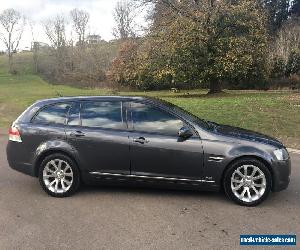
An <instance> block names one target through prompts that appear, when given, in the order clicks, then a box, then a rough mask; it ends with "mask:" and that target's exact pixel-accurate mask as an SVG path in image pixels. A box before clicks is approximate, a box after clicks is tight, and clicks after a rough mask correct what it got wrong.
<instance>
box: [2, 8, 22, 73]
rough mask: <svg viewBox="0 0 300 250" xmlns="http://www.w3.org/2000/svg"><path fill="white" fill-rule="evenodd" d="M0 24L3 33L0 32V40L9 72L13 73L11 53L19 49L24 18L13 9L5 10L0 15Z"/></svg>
mask: <svg viewBox="0 0 300 250" xmlns="http://www.w3.org/2000/svg"><path fill="white" fill-rule="evenodd" d="M0 24H1V26H2V28H3V31H0V39H1V40H2V42H3V43H4V45H5V47H6V49H7V53H8V58H9V72H10V73H12V72H13V53H15V52H16V51H17V49H18V47H19V44H20V40H21V38H22V34H23V31H24V26H25V17H23V16H22V15H21V13H19V12H18V11H16V10H14V9H6V10H4V11H3V12H2V13H1V14H0Z"/></svg>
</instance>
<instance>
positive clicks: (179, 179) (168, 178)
mask: <svg viewBox="0 0 300 250" xmlns="http://www.w3.org/2000/svg"><path fill="white" fill-rule="evenodd" d="M89 173H90V174H92V175H101V176H118V177H131V178H142V179H156V180H166V181H189V182H201V183H203V182H204V183H206V182H208V183H215V181H209V180H193V179H181V178H173V177H162V176H146V175H133V174H132V175H127V174H115V173H102V172H89Z"/></svg>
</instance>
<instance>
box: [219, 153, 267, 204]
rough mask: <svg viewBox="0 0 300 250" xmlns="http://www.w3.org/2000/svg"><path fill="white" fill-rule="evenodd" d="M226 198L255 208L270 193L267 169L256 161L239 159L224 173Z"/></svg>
mask: <svg viewBox="0 0 300 250" xmlns="http://www.w3.org/2000/svg"><path fill="white" fill-rule="evenodd" d="M223 185H224V190H225V193H226V194H227V196H228V197H229V198H230V199H232V200H233V201H235V202H236V203H238V204H240V205H244V206H256V205H258V204H259V203H261V202H262V201H264V200H265V199H266V198H267V196H268V195H269V193H270V191H271V185H272V178H271V173H270V171H269V169H268V168H267V167H266V166H265V165H264V164H263V163H262V162H260V161H258V160H256V159H251V158H249V159H241V160H238V161H236V162H234V163H233V164H232V165H231V166H230V167H229V168H228V170H227V171H226V173H225V175H224V180H223Z"/></svg>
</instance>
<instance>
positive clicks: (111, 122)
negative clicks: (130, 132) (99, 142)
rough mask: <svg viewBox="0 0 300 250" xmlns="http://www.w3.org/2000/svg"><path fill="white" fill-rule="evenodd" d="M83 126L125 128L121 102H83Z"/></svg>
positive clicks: (81, 113)
mask: <svg viewBox="0 0 300 250" xmlns="http://www.w3.org/2000/svg"><path fill="white" fill-rule="evenodd" d="M80 116H81V123H82V126H87V127H100V128H109V129H123V128H124V127H123V122H122V109H121V102H82V103H81V111H80Z"/></svg>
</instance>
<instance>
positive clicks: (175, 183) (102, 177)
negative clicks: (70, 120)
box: [89, 172, 219, 191]
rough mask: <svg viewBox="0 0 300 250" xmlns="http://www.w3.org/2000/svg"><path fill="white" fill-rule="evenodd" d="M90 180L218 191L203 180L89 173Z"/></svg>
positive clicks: (207, 181)
mask: <svg viewBox="0 0 300 250" xmlns="http://www.w3.org/2000/svg"><path fill="white" fill-rule="evenodd" d="M89 176H90V177H92V179H94V180H95V179H96V180H97V179H98V180H99V182H101V181H103V182H105V183H107V182H110V183H111V182H118V183H128V182H129V183H131V182H133V183H135V184H136V183H138V184H141V185H151V186H168V187H172V188H179V189H203V190H208V191H217V190H219V185H217V184H216V183H215V181H213V180H205V179H183V178H173V177H162V176H145V175H125V174H116V173H103V172H89Z"/></svg>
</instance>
